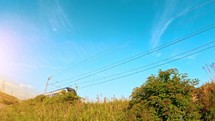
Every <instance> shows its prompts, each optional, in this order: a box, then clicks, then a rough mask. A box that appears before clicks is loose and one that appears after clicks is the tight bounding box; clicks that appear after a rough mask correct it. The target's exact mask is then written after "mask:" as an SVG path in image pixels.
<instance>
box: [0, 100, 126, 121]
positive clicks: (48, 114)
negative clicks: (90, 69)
mask: <svg viewBox="0 0 215 121" xmlns="http://www.w3.org/2000/svg"><path fill="white" fill-rule="evenodd" d="M128 103H129V101H127V100H125V99H112V100H110V101H107V100H105V101H104V102H99V101H97V102H81V101H75V102H73V103H71V102H70V103H67V102H64V103H52V104H46V103H43V102H34V101H33V100H28V101H24V102H22V103H19V104H15V105H13V106H9V107H7V108H5V109H4V110H3V111H0V117H1V120H5V121H26V120H27V121H28V120H30V121H126V120H128V116H127V115H126V112H125V109H126V108H127V106H128Z"/></svg>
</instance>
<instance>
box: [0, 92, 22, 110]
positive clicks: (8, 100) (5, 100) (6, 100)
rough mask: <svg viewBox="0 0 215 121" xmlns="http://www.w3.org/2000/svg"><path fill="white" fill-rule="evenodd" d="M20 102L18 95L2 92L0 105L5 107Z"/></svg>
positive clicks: (0, 93)
mask: <svg viewBox="0 0 215 121" xmlns="http://www.w3.org/2000/svg"><path fill="white" fill-rule="evenodd" d="M18 102H19V100H18V99H17V98H16V97H13V96H10V95H8V94H5V93H3V92H0V104H1V105H0V107H3V106H4V105H10V104H14V103H18Z"/></svg>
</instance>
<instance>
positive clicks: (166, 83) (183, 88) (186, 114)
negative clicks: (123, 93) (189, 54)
mask: <svg viewBox="0 0 215 121" xmlns="http://www.w3.org/2000/svg"><path fill="white" fill-rule="evenodd" d="M196 84H198V80H197V79H194V80H191V79H188V78H187V74H179V72H178V71H177V70H176V69H169V70H167V71H159V74H158V76H155V75H151V76H149V77H148V79H147V81H146V82H145V84H143V85H142V86H140V87H138V88H135V89H134V91H133V93H132V95H131V101H130V104H129V107H128V109H129V113H130V116H131V118H133V119H134V120H162V121H166V120H196V119H199V117H200V115H199V113H198V109H197V105H196V103H195V102H194V101H193V100H192V97H193V95H194V89H195V87H194V86H195V85H196Z"/></svg>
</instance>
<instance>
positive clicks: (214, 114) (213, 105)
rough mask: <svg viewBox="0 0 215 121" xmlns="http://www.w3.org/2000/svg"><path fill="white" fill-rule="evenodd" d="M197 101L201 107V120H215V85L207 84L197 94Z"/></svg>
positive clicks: (212, 83)
mask: <svg viewBox="0 0 215 121" xmlns="http://www.w3.org/2000/svg"><path fill="white" fill-rule="evenodd" d="M196 100H197V102H198V103H199V106H201V109H200V113H201V114H202V117H201V119H202V120H205V121H211V120H214V119H215V83H214V82H211V83H206V84H204V85H203V86H201V87H200V88H198V89H197V92H196Z"/></svg>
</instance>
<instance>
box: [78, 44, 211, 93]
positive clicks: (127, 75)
mask: <svg viewBox="0 0 215 121" xmlns="http://www.w3.org/2000/svg"><path fill="white" fill-rule="evenodd" d="M214 47H215V45H212V46H209V47H207V48H203V49H201V50H198V51H195V52H193V53H190V54H187V55H184V56H181V57H179V58H175V59H173V60H170V61H167V62H164V63H161V64H157V65H154V66H152V67H149V68H146V69H142V70H138V71H135V72H132V73H130V74H126V75H123V76H119V77H116V78H112V79H108V80H105V81H101V82H97V83H93V84H89V85H86V86H83V87H80V88H79V89H81V88H87V87H91V86H95V85H99V84H103V83H107V82H110V81H114V80H118V79H121V78H125V77H129V76H132V75H135V74H138V73H141V72H144V71H147V70H150V69H153V68H157V67H159V66H163V65H167V64H169V63H173V62H175V61H178V60H181V59H183V58H187V57H189V56H192V55H195V54H198V53H201V52H203V51H206V50H208V49H211V48H214ZM195 50H196V48H195Z"/></svg>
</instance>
